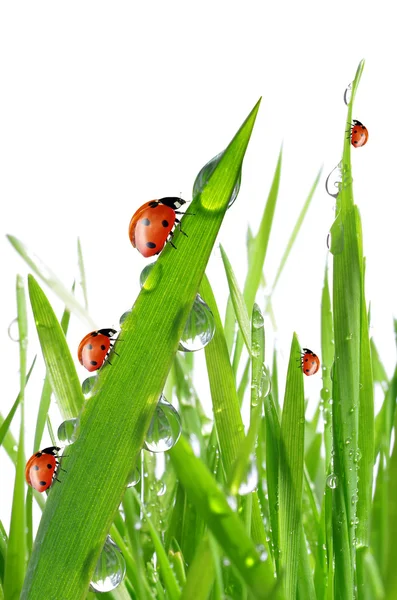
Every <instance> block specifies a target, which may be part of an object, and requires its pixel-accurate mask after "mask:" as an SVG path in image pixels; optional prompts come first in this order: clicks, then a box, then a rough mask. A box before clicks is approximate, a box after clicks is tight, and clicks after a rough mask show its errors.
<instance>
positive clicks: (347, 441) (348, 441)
mask: <svg viewBox="0 0 397 600" xmlns="http://www.w3.org/2000/svg"><path fill="white" fill-rule="evenodd" d="M351 441H352V439H351V438H349V437H348V438H346V439H345V444H346V446H348V445H349V444H351Z"/></svg>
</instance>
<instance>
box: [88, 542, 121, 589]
mask: <svg viewBox="0 0 397 600" xmlns="http://www.w3.org/2000/svg"><path fill="white" fill-rule="evenodd" d="M124 575H125V560H124V556H123V555H122V553H121V551H120V548H119V547H118V546H117V545H116V544H115V543H114V541H113V540H112V538H111V537H110V535H108V536H107V538H106V542H105V545H104V547H103V549H102V552H101V555H100V557H99V560H98V562H97V565H96V567H95V571H94V575H93V577H92V579H91V583H90V589H91V590H92V591H94V592H111V591H112V590H114V589H115V588H116V587H117V586H118V585H120V583H121V582H122V581H123V579H124Z"/></svg>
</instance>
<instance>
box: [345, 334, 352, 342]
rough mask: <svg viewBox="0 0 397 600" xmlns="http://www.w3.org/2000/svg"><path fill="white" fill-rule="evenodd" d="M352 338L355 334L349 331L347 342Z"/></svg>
mask: <svg viewBox="0 0 397 600" xmlns="http://www.w3.org/2000/svg"><path fill="white" fill-rule="evenodd" d="M352 339H353V334H352V333H349V334H348V335H347V336H346V337H345V340H346V342H350V340H352Z"/></svg>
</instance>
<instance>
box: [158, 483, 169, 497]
mask: <svg viewBox="0 0 397 600" xmlns="http://www.w3.org/2000/svg"><path fill="white" fill-rule="evenodd" d="M166 491H167V486H166V484H165V483H164V481H157V483H156V496H164V494H165V492H166Z"/></svg>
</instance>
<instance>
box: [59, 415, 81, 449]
mask: <svg viewBox="0 0 397 600" xmlns="http://www.w3.org/2000/svg"><path fill="white" fill-rule="evenodd" d="M79 428H80V420H79V419H66V421H63V423H61V424H60V426H59V427H58V439H59V441H60V442H64V443H65V444H69V445H70V444H73V442H75V441H76V440H77V438H78V435H79Z"/></svg>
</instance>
